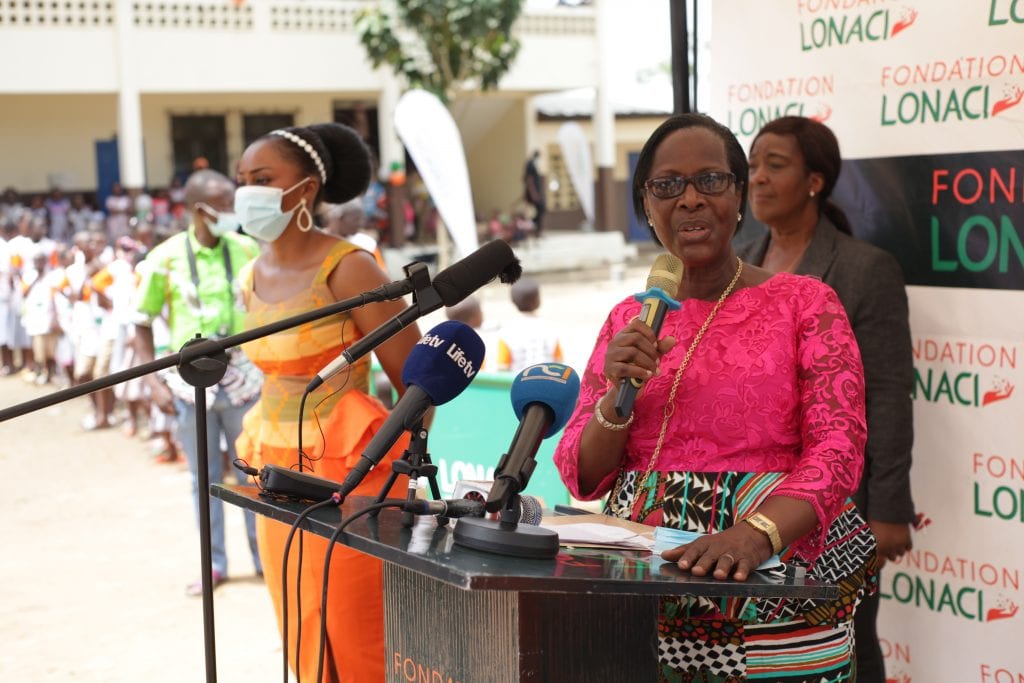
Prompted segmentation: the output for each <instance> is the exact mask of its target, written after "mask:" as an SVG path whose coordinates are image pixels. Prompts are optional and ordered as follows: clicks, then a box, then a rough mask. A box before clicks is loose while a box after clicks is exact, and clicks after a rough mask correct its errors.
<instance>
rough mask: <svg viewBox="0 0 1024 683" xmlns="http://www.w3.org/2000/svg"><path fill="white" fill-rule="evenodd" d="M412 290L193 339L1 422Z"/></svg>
mask: <svg viewBox="0 0 1024 683" xmlns="http://www.w3.org/2000/svg"><path fill="white" fill-rule="evenodd" d="M425 268H426V266H424V269H425ZM402 290H406V291H402ZM409 291H411V290H408V289H407V288H406V287H404V286H395V285H393V284H392V285H383V286H381V287H378V288H377V289H373V290H371V291H369V292H365V293H363V294H360V295H358V296H354V297H350V298H348V299H344V300H342V301H335V302H334V303H332V304H328V305H326V306H322V307H320V308H316V309H314V310H312V311H306V312H305V313H300V314H298V315H293V316H291V317H289V318H284V319H283V320H278V321H276V322H272V323H269V324H267V325H262V326H260V327H254V328H253V329H251V330H246V331H244V332H240V333H238V334H235V335H231V336H230V337H224V338H223V339H217V340H213V339H203V338H202V337H199V336H197V337H196V338H194V339H192V340H190V341H189V342H188V343H187V344H186V345H185V346H183V347H182V348H181V351H179V352H177V353H172V354H170V355H167V356H163V357H162V358H157V359H156V360H152V361H150V362H148V363H143V364H142V365H137V366H135V367H133V368H128V369H127V370H122V371H120V372H115V373H113V374H111V375H107V376H106V377H98V378H96V379H94V380H90V381H88V382H84V383H82V384H79V385H77V386H74V387H68V388H67V389H61V390H60V391H55V392H53V393H52V394H47V395H46V396H40V397H38V398H34V399H31V400H29V401H25V402H23V403H18V404H17V405H13V406H10V407H9V408H4V409H3V410H0V422H6V421H7V420H10V419H13V418H15V417H20V416H22V415H27V414H28V413H32V412H35V411H37V410H40V409H42V408H48V407H50V406H52V405H56V404H58V403H63V402H64V401H67V400H70V399H72V398H77V397H79V396H85V395H86V394H91V393H92V392H94V391H100V390H101V389H107V388H109V387H112V386H114V385H115V384H120V383H121V382H127V381H128V380H131V379H136V378H137V377H142V376H144V375H148V374H150V373H152V372H157V371H159V370H165V369H167V368H169V367H172V366H178V367H182V366H187V367H196V366H202V365H203V364H204V363H205V362H206V359H211V358H215V357H216V356H217V355H218V354H219V353H223V352H224V350H225V349H230V348H233V347H235V346H241V345H242V344H246V343H248V342H251V341H255V340H257V339H262V338H263V337H268V336H270V335H272V334H277V333H278V332H283V331H284V330H287V329H291V328H293V327H298V326H299V325H305V324H306V323H310V322H313V321H314V320H320V319H322V318H327V317H330V316H332V315H337V314H338V313H344V312H346V311H350V310H352V309H354V308H359V307H360V306H365V305H366V304H372V303H377V302H380V301H391V300H393V299H398V298H400V297H402V296H404V295H405V294H408V293H409ZM197 339H203V342H204V343H202V344H196V343H195V342H196V340H197ZM189 347H192V348H189Z"/></svg>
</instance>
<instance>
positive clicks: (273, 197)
mask: <svg viewBox="0 0 1024 683" xmlns="http://www.w3.org/2000/svg"><path fill="white" fill-rule="evenodd" d="M306 182H308V178H303V179H302V180H300V181H299V182H297V183H295V184H294V185H292V186H291V187H289V188H288V189H287V190H282V189H281V188H279V187H266V186H263V185H244V186H242V187H240V188H238V189H237V190H235V214H236V215H237V217H238V220H239V221H241V223H242V229H243V230H245V231H246V232H247V233H248V234H250V235H252V236H253V237H255V238H256V239H258V240H262V241H264V242H273V241H274V240H276V239H277V238H278V237H280V236H281V233H283V232H284V229H285V228H287V227H288V223H289V222H291V220H292V216H293V215H294V214H295V209H297V208H298V207H295V208H293V209H292V210H291V211H282V210H281V200H282V199H284V196H285V195H286V194H288V193H289V192H291V191H292V190H294V189H295V188H297V187H300V186H301V185H303V184H304V183H306Z"/></svg>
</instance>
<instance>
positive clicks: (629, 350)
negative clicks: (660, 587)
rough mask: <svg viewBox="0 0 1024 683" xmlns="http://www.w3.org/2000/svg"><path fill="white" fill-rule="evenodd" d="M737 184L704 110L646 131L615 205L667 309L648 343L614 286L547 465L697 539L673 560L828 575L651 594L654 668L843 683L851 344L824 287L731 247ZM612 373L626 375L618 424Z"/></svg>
mask: <svg viewBox="0 0 1024 683" xmlns="http://www.w3.org/2000/svg"><path fill="white" fill-rule="evenodd" d="M746 179H747V161H746V157H745V155H744V153H743V149H742V147H741V146H740V145H739V142H738V141H737V140H736V138H735V137H734V136H733V134H732V133H731V132H730V131H729V130H728V129H727V128H725V127H724V126H722V125H720V124H719V123H717V122H716V121H714V120H713V119H711V118H709V117H707V116H703V115H700V114H682V115H678V116H674V117H672V118H670V119H668V120H666V121H665V122H664V123H663V124H662V125H661V126H659V127H658V129H657V130H655V131H654V133H653V134H652V135H651V137H650V138H649V139H648V140H647V142H646V144H645V145H644V148H643V150H642V151H641V153H640V157H639V159H638V162H637V166H636V172H635V175H634V178H633V187H632V191H633V206H634V210H635V211H636V213H637V216H638V217H640V218H642V219H643V220H646V221H647V223H648V225H649V226H650V228H651V231H652V233H653V235H654V237H655V239H656V240H657V241H658V242H659V243H660V244H661V245H662V246H663V247H664V248H665V249H666V250H667V251H668V253H669V254H671V255H672V256H673V257H675V258H676V259H678V260H679V261H680V262H681V263H682V265H683V268H682V275H681V279H680V280H679V283H678V286H675V287H674V289H675V291H671V292H668V293H667V294H668V295H669V296H670V297H672V298H674V299H675V300H676V301H677V302H678V303H679V308H678V309H674V307H671V306H669V307H667V310H666V312H665V315H664V320H663V323H662V324H661V331H660V335H656V334H655V332H654V330H652V329H651V327H650V326H649V325H648V324H646V323H645V322H644V317H643V316H641V315H640V314H641V302H639V301H636V300H635V299H634V298H633V297H630V298H628V299H626V300H624V301H621V302H619V303H618V304H617V305H615V306H614V307H613V308H612V310H611V313H610V314H609V315H608V318H607V320H606V321H605V324H604V326H603V327H602V328H601V331H600V333H599V335H598V338H597V341H596V344H595V346H594V350H593V352H592V355H591V357H590V360H589V362H588V364H587V367H586V371H585V374H584V376H583V379H582V387H581V393H580V400H579V404H578V405H577V408H576V411H575V413H574V414H573V416H572V418H571V419H570V421H569V423H568V426H567V427H566V429H565V433H564V435H563V437H562V441H561V443H560V444H559V446H558V448H557V450H556V452H555V461H556V464H557V466H558V468H559V471H560V472H561V475H562V479H563V480H564V482H565V484H566V486H567V487H568V488H569V490H570V492H571V493H572V494H573V495H574V496H576V497H578V498H580V499H584V500H590V499H596V498H599V497H601V496H605V495H608V500H607V507H606V512H607V513H608V514H612V515H616V516H619V517H623V518H629V519H632V520H634V521H638V522H642V523H645V524H649V525H652V526H665V527H670V528H673V529H680V530H686V531H691V532H700V533H703V534H704V535H702V536H700V537H699V538H697V539H696V540H694V541H693V542H691V543H688V544H686V545H682V546H679V547H676V548H673V549H671V550H667V551H665V552H664V553H663V555H662V557H663V558H664V559H666V560H669V561H672V562H675V563H677V564H678V566H679V567H680V568H681V569H682V570H684V571H687V572H691V573H692V574H694V575H696V576H714V578H716V579H720V580H723V581H725V580H735V581H745V580H746V579H747V578H748V577H750V575H751V573H752V572H753V571H755V569H756V568H757V567H758V566H759V565H760V564H761V563H762V562H764V561H765V560H768V559H769V558H770V557H771V556H772V555H775V554H777V555H780V556H781V557H782V559H783V561H784V562H786V563H789V564H793V565H798V566H801V567H803V568H804V569H805V570H806V571H807V573H808V574H809V575H810V576H812V577H815V578H818V579H820V580H823V581H826V582H828V583H835V584H838V585H839V587H840V596H839V598H837V599H836V600H834V601H832V602H828V603H822V602H810V601H802V600H788V599H787V600H778V599H773V600H758V599H747V598H731V599H728V600H712V599H704V598H686V597H683V598H674V597H673V598H664V599H663V600H662V602H661V613H660V616H659V629H658V637H659V656H660V669H661V672H662V676H663V678H664V679H665V680H681V681H693V680H700V681H744V680H748V679H752V680H758V679H761V680H772V681H787V682H795V681H812V680H813V681H819V680H822V679H825V680H846V678H848V677H849V676H850V674H851V667H852V657H853V639H852V627H851V624H852V617H853V610H854V607H855V605H856V603H857V602H858V601H859V600H860V598H861V597H862V595H863V594H864V592H865V590H866V587H867V586H868V585H870V576H869V573H870V571H871V570H872V568H873V565H871V564H870V561H869V558H870V557H871V554H872V550H873V540H872V538H871V535H870V533H869V532H868V531H867V528H866V526H865V524H864V521H863V519H861V518H860V516H859V515H858V513H857V511H856V509H855V508H854V506H853V504H852V502H851V501H850V495H851V494H852V493H853V492H854V491H855V490H856V488H857V483H858V480H859V478H860V474H861V469H862V467H863V463H864V442H865V426H864V378H863V372H862V369H861V361H860V354H859V352H858V349H857V344H856V341H855V339H854V337H853V332H852V331H851V329H850V324H849V322H848V320H847V318H846V315H845V313H844V312H843V307H842V305H841V304H840V303H839V300H838V298H837V297H836V295H835V293H834V292H833V291H832V290H831V289H830V288H829V287H828V286H826V285H824V284H823V283H821V282H820V281H818V280H814V279H811V278H806V277H798V276H794V275H790V274H786V273H779V274H776V275H772V274H771V273H769V272H768V271H765V270H763V269H761V268H757V267H754V266H751V265H748V264H745V263H743V262H742V261H741V260H740V259H738V258H737V256H736V254H735V253H734V251H733V248H732V237H733V235H734V233H735V231H736V227H737V224H738V222H739V220H740V218H741V216H742V211H743V208H744V205H745V184H746ZM673 285H674V283H673ZM671 288H673V287H670V289H671ZM631 379H636V380H640V381H642V382H643V384H642V386H641V388H640V390H639V392H638V393H637V395H636V398H635V401H633V402H632V411H631V412H628V413H627V414H624V415H621V416H620V415H619V414H618V412H617V411H616V410H615V406H616V405H617V404H619V405H620V406H621V405H622V403H620V402H619V401H618V398H619V392H620V391H621V390H622V389H621V387H622V386H623V383H624V381H628V380H631ZM624 403H625V404H628V403H629V402H628V401H627V402H624Z"/></svg>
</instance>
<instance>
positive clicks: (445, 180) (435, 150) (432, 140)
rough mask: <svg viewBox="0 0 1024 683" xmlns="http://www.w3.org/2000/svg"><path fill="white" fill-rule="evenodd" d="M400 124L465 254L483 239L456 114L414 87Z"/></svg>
mask: <svg viewBox="0 0 1024 683" xmlns="http://www.w3.org/2000/svg"><path fill="white" fill-rule="evenodd" d="M395 130H396V131H397V132H398V137H399V138H401V140H402V144H404V145H405V148H406V149H407V150H409V155H410V156H412V160H413V162H415V164H416V168H417V169H418V170H419V172H420V176H421V177H422V178H423V183H424V184H425V185H426V186H427V190H428V191H429V192H430V197H431V199H432V200H433V201H434V205H435V206H436V207H437V211H438V213H440V214H441V219H442V221H443V222H444V224H445V225H446V226H448V232H449V233H451V236H452V240H454V242H455V249H456V251H457V252H458V253H457V254H456V256H457V258H465V257H466V256H468V255H469V254H471V253H473V252H474V251H476V250H477V248H478V247H479V246H480V244H479V241H478V240H477V234H476V216H475V215H474V212H473V192H472V190H471V189H470V186H469V171H468V170H467V168H466V153H465V150H464V149H463V147H462V137H461V136H460V135H459V129H458V127H457V126H456V125H455V120H454V119H453V118H452V115H451V114H450V113H449V112H448V110H447V109H446V108H445V106H444V105H443V104H441V100H439V99H437V97H435V96H434V95H432V94H430V93H428V92H427V91H425V90H410V91H408V92H407V93H405V94H404V95H402V97H401V98H399V100H398V105H397V106H396V107H395Z"/></svg>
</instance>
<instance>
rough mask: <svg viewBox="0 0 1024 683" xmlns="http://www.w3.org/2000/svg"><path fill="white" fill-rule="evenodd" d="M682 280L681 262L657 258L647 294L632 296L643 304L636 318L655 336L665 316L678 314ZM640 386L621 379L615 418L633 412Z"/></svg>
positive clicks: (666, 256)
mask: <svg viewBox="0 0 1024 683" xmlns="http://www.w3.org/2000/svg"><path fill="white" fill-rule="evenodd" d="M682 279H683V262H682V261H680V260H679V259H678V258H676V257H675V256H673V255H672V254H659V255H658V258H656V259H654V265H653V266H651V272H650V274H649V275H648V276H647V291H646V292H640V293H639V294H636V295H635V296H634V298H635V299H636V300H637V301H639V302H640V303H642V304H643V307H642V308H641V309H640V315H639V316H638V317H639V318H640V321H641V322H643V323H645V324H646V325H647V326H648V327H650V328H651V329H652V330H654V335H655V336H657V335H658V333H659V332H661V325H662V323H664V322H665V314H666V313H668V312H669V311H676V310H679V302H678V301H676V299H675V296H676V293H677V292H678V291H679V282H680V281H681V280H682ZM643 384H644V381H643V380H642V379H639V378H637V377H629V378H624V379H623V380H622V381H621V382H619V393H618V396H617V398H616V399H615V414H616V415H618V416H619V417H626V416H628V415H629V414H630V413H632V412H633V402H634V401H635V400H636V395H637V392H639V391H640V387H642V386H643Z"/></svg>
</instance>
